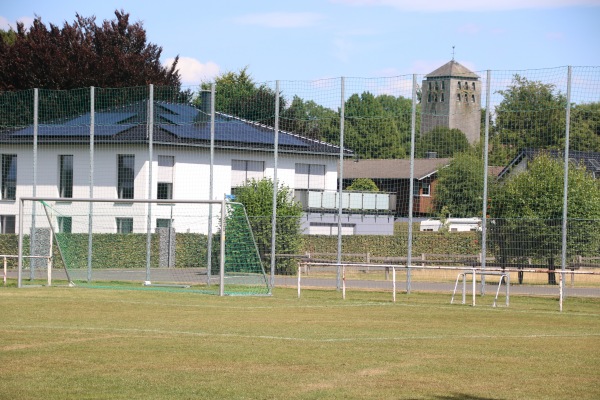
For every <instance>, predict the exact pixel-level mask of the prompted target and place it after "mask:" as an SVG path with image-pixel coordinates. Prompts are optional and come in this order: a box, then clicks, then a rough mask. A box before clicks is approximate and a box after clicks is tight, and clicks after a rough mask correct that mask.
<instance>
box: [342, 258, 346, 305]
mask: <svg viewBox="0 0 600 400" xmlns="http://www.w3.org/2000/svg"><path fill="white" fill-rule="evenodd" d="M342 299H344V300H346V266H345V265H342Z"/></svg>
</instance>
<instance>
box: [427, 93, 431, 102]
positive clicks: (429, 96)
mask: <svg viewBox="0 0 600 400" xmlns="http://www.w3.org/2000/svg"><path fill="white" fill-rule="evenodd" d="M427 102H428V103H431V93H427Z"/></svg>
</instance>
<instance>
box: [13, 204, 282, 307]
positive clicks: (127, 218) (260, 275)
mask: <svg viewBox="0 0 600 400" xmlns="http://www.w3.org/2000/svg"><path fill="white" fill-rule="evenodd" d="M92 204H93V207H92V206H91V205H92ZM36 216H37V217H36ZM149 222H150V223H149ZM18 226H19V232H18V236H19V260H18V286H19V287H23V286H27V285H29V284H36V281H38V280H40V279H41V276H42V275H43V276H46V275H47V272H48V271H47V270H46V269H45V268H50V267H44V266H42V265H40V264H36V263H35V262H32V261H31V260H32V259H31V258H29V256H32V255H36V256H47V257H51V259H52V263H51V264H52V265H53V268H54V272H53V274H52V276H53V283H52V284H53V285H56V284H68V285H73V286H81V287H105V288H125V289H149V290H185V291H197V292H203V293H212V294H219V295H270V294H271V288H270V286H269V284H268V279H267V276H266V273H265V269H264V266H263V263H262V260H261V258H260V255H259V253H258V250H257V246H256V242H255V241H254V237H253V235H252V230H251V227H250V225H249V222H248V218H247V216H246V212H245V209H244V206H243V205H242V204H240V203H232V202H229V201H227V200H134V199H85V198H42V197H23V198H20V199H19V223H18ZM213 239H214V240H213ZM27 280H28V281H29V282H27Z"/></svg>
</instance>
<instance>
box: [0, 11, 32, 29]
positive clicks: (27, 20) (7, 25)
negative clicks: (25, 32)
mask: <svg viewBox="0 0 600 400" xmlns="http://www.w3.org/2000/svg"><path fill="white" fill-rule="evenodd" d="M17 22H22V23H23V25H25V28H29V27H31V25H33V18H32V17H20V18H17V21H15V22H12V21H9V20H8V19H7V18H5V17H3V16H1V15H0V29H2V30H5V31H7V30H9V29H11V28H12V29H13V30H16V29H17Z"/></svg>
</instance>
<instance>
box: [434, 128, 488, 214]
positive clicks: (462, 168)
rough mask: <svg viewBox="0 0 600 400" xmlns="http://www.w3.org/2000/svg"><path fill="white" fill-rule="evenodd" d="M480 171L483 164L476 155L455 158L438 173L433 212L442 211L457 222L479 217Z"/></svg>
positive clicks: (481, 182)
mask: <svg viewBox="0 0 600 400" xmlns="http://www.w3.org/2000/svg"><path fill="white" fill-rule="evenodd" d="M463 136H464V135H463ZM483 171H484V167H483V160H482V158H481V156H479V155H477V154H475V152H467V153H461V154H458V155H456V157H455V158H454V159H453V160H452V162H451V163H450V165H449V166H447V167H446V168H441V169H440V170H439V171H438V182H437V185H436V187H435V199H434V203H435V208H436V211H437V212H441V210H442V209H444V210H445V212H447V213H448V214H450V215H451V216H452V217H458V218H468V217H475V216H478V215H481V210H482V204H483V203H482V201H483V197H482V193H483ZM447 216H448V215H444V217H447Z"/></svg>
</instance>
